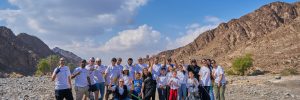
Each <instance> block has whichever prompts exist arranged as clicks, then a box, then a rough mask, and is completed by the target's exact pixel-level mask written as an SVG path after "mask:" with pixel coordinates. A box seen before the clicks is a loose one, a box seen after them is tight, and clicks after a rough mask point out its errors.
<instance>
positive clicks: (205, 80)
mask: <svg viewBox="0 0 300 100" xmlns="http://www.w3.org/2000/svg"><path fill="white" fill-rule="evenodd" d="M199 75H201V80H200V83H201V84H202V86H211V79H210V70H209V68H208V67H204V66H203V67H201V69H200V71H199Z"/></svg>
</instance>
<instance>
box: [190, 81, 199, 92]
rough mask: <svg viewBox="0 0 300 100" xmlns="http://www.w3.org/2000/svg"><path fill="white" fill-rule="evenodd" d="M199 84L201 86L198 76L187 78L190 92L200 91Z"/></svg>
mask: <svg viewBox="0 0 300 100" xmlns="http://www.w3.org/2000/svg"><path fill="white" fill-rule="evenodd" d="M198 86H199V82H198V80H197V79H196V78H193V79H192V78H189V79H188V80H187V88H188V92H190V93H191V92H198Z"/></svg>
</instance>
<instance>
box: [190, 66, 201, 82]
mask: <svg viewBox="0 0 300 100" xmlns="http://www.w3.org/2000/svg"><path fill="white" fill-rule="evenodd" d="M187 71H188V72H193V73H194V76H195V78H196V79H197V80H198V81H199V74H198V73H199V71H200V67H199V66H198V65H196V66H194V65H188V67H187Z"/></svg>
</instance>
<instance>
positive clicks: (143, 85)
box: [141, 82, 145, 99]
mask: <svg viewBox="0 0 300 100" xmlns="http://www.w3.org/2000/svg"><path fill="white" fill-rule="evenodd" d="M144 87H145V83H144V82H143V83H142V89H141V93H142V98H143V99H144V96H145V94H144V92H143V91H144Z"/></svg>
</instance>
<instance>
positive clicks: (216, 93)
mask: <svg viewBox="0 0 300 100" xmlns="http://www.w3.org/2000/svg"><path fill="white" fill-rule="evenodd" d="M213 88H214V93H215V100H220V98H219V96H220V94H219V93H220V92H219V88H218V85H216V84H214V87H213Z"/></svg>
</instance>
